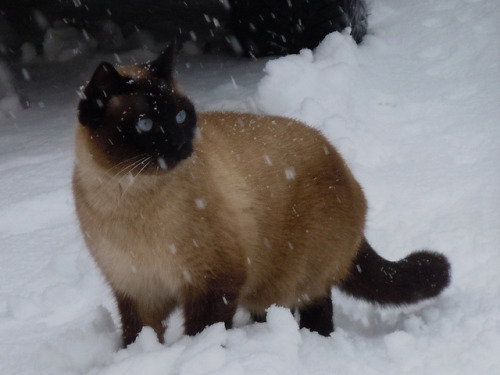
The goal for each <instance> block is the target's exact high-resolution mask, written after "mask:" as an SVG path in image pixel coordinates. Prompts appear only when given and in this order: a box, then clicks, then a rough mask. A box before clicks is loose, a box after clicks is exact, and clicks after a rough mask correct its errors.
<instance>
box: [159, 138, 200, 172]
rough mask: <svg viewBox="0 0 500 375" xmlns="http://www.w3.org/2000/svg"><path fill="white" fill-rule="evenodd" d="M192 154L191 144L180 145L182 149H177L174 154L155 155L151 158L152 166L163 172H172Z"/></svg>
mask: <svg viewBox="0 0 500 375" xmlns="http://www.w3.org/2000/svg"><path fill="white" fill-rule="evenodd" d="M192 154H193V145H192V144H191V143H186V144H184V145H182V147H180V148H178V149H177V150H176V151H175V152H173V153H172V152H171V153H169V154H162V153H157V154H156V155H155V156H153V157H152V163H151V164H152V165H154V166H155V167H156V169H157V170H158V169H160V170H163V171H168V170H172V169H174V168H175V167H177V165H179V163H181V162H182V161H184V160H186V159H188V158H189V157H191V155H192Z"/></svg>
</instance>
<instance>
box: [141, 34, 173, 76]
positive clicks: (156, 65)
mask: <svg viewBox="0 0 500 375" xmlns="http://www.w3.org/2000/svg"><path fill="white" fill-rule="evenodd" d="M175 50H176V47H175V43H174V42H170V43H169V45H168V46H167V47H166V48H165V49H164V50H163V52H162V53H161V55H160V56H159V57H158V58H157V59H156V60H153V61H151V62H150V63H148V64H147V65H146V66H147V68H148V69H149V71H150V72H151V73H153V74H154V75H156V76H157V77H159V78H162V79H164V80H166V81H169V80H170V79H172V73H173V69H174V68H173V66H174V58H175Z"/></svg>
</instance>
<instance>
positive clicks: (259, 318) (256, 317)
mask: <svg viewBox="0 0 500 375" xmlns="http://www.w3.org/2000/svg"><path fill="white" fill-rule="evenodd" d="M250 315H251V316H252V320H253V321H254V322H255V323H265V322H266V321H267V314H266V312H265V311H264V312H263V313H251V314H250Z"/></svg>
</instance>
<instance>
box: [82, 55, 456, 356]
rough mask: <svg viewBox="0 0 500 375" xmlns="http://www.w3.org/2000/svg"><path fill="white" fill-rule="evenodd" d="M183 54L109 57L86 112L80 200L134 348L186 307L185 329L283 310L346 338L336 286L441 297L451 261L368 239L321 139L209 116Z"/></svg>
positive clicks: (371, 297) (90, 87)
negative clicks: (180, 60) (179, 60)
mask: <svg viewBox="0 0 500 375" xmlns="http://www.w3.org/2000/svg"><path fill="white" fill-rule="evenodd" d="M173 59H174V47H173V46H172V47H169V48H167V49H166V51H165V52H164V53H163V54H162V55H161V56H160V57H158V58H157V59H156V60H154V61H151V62H148V63H146V64H142V65H132V66H117V67H114V66H112V65H111V64H109V63H101V64H100V65H99V66H98V67H97V69H96V70H95V72H94V74H93V75H92V78H91V79H90V82H89V83H88V84H87V86H86V87H85V89H84V91H83V93H84V97H83V98H82V99H81V101H80V103H79V107H78V119H79V123H78V126H77V129H76V146H75V148H76V160H75V166H74V173H73V191H74V198H75V204H76V212H77V215H78V218H79V222H80V226H81V230H82V233H83V236H84V238H85V241H86V244H87V246H88V248H89V250H90V253H91V254H92V256H93V258H94V259H95V261H96V263H97V265H98V266H99V268H100V269H101V271H102V273H103V274H104V276H105V278H106V280H107V282H108V283H109V285H110V286H111V288H112V290H113V292H114V296H115V297H116V301H117V303H118V309H119V312H120V316H121V323H122V332H123V345H124V346H127V345H129V344H130V343H132V342H133V341H134V340H135V338H136V337H137V335H138V334H139V332H140V331H141V329H142V327H143V326H150V327H152V328H153V329H154V330H155V331H156V333H157V335H158V339H159V340H160V341H161V342H163V335H164V329H165V328H164V326H163V324H162V322H164V321H165V319H166V318H167V317H168V316H169V314H170V313H171V312H172V311H173V309H174V308H176V307H178V306H180V307H182V309H183V313H184V318H185V323H184V328H185V333H186V334H188V335H195V334H197V333H198V332H200V331H202V330H203V329H204V328H205V327H206V326H208V325H211V324H213V323H216V322H224V323H225V325H226V327H227V328H230V327H231V325H232V319H233V315H234V314H235V311H236V309H237V307H242V308H244V309H246V310H248V311H249V312H250V313H251V314H252V316H253V317H254V318H255V320H262V319H263V318H265V311H266V309H267V308H268V307H269V306H271V305H272V304H276V305H279V306H284V307H288V308H290V309H293V310H295V311H298V313H299V316H300V326H301V327H306V328H308V329H310V330H312V331H316V332H318V333H320V334H321V335H325V336H328V335H330V333H331V332H332V331H333V329H334V327H333V308H332V300H331V288H332V287H334V286H335V287H338V288H340V290H342V291H344V292H346V293H347V294H349V295H352V296H354V297H358V298H362V299H364V300H367V301H371V302H374V303H379V304H390V305H401V304H409V303H414V302H417V301H420V300H423V299H426V298H432V297H435V296H437V295H438V294H439V293H440V292H441V291H442V290H443V289H444V288H445V287H446V286H447V285H448V284H449V280H450V265H449V263H448V261H447V259H446V258H445V257H444V256H443V255H440V254H438V253H434V252H430V251H419V252H414V253H412V254H411V255H409V256H407V257H406V258H404V259H402V260H400V261H398V262H391V261H387V260H385V259H383V258H381V257H380V256H379V255H378V254H377V253H376V252H375V251H374V250H373V249H372V248H371V246H370V245H369V244H368V242H367V240H366V239H365V237H364V235H363V230H364V226H365V216H366V201H365V198H364V195H363V192H362V190H361V187H360V185H359V184H358V182H357V181H356V179H355V178H354V177H353V175H352V173H351V172H350V170H349V168H348V167H347V165H346V163H345V161H344V160H343V159H342V157H341V156H340V155H339V153H338V152H337V151H336V150H335V148H334V147H333V146H332V145H331V144H330V143H329V142H328V141H327V140H326V139H325V137H323V136H322V135H321V134H320V133H319V132H318V131H317V130H315V129H312V128H310V127H308V126H306V125H304V124H302V123H300V122H298V121H295V120H292V119H289V118H283V117H275V116H259V115H254V114H242V113H229V112H209V113H196V111H195V109H194V106H193V104H192V103H191V102H190V100H189V99H188V98H187V97H186V96H184V95H183V94H182V93H181V92H179V90H178V88H177V87H176V84H175V82H174V80H173V78H172V64H173Z"/></svg>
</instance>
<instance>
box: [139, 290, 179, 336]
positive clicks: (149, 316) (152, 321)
mask: <svg viewBox="0 0 500 375" xmlns="http://www.w3.org/2000/svg"><path fill="white" fill-rule="evenodd" d="M176 305H177V303H176V301H175V300H171V299H167V300H165V301H154V302H153V303H149V304H147V305H139V306H138V311H139V316H140V317H141V320H142V323H143V325H145V326H148V327H151V328H153V329H154V331H155V332H156V335H157V336H158V341H159V342H161V343H162V344H163V343H164V342H165V339H164V335H165V328H166V327H165V326H164V325H163V322H164V321H165V319H167V318H168V316H169V315H170V313H171V312H172V311H173V310H174V308H175V306H176Z"/></svg>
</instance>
